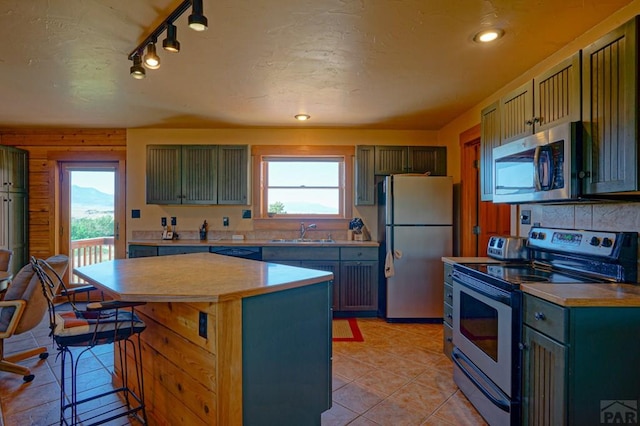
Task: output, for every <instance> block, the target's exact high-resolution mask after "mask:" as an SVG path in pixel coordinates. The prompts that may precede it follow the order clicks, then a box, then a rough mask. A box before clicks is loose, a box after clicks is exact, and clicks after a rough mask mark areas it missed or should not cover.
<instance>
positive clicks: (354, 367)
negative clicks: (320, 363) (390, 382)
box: [332, 355, 375, 380]
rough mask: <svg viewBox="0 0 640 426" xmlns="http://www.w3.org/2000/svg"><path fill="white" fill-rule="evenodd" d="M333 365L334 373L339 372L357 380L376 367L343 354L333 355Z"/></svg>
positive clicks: (343, 375)
mask: <svg viewBox="0 0 640 426" xmlns="http://www.w3.org/2000/svg"><path fill="white" fill-rule="evenodd" d="M332 367H333V372H334V374H338V375H340V376H342V377H345V378H347V379H349V380H355V379H357V378H358V377H360V376H362V375H364V374H366V373H368V372H369V371H371V370H373V369H374V368H375V367H374V366H372V365H371V364H367V363H364V362H362V361H358V360H357V359H354V358H351V357H348V356H342V355H336V356H334V357H333V365H332Z"/></svg>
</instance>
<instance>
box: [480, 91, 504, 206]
mask: <svg viewBox="0 0 640 426" xmlns="http://www.w3.org/2000/svg"><path fill="white" fill-rule="evenodd" d="M497 146H500V102H498V101H496V102H494V103H492V104H491V105H489V106H488V107H486V108H485V109H483V110H482V112H481V113H480V199H481V200H482V201H491V200H492V199H493V148H495V147H497Z"/></svg>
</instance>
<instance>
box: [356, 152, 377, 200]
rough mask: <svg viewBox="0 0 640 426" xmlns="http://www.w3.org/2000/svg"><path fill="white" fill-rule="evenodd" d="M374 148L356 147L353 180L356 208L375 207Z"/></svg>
mask: <svg viewBox="0 0 640 426" xmlns="http://www.w3.org/2000/svg"><path fill="white" fill-rule="evenodd" d="M374 162H375V147H374V146H371V145H366V146H365V145H358V146H357V147H356V164H355V170H354V173H355V179H354V195H355V197H354V199H355V205H356V206H373V205H375V190H376V182H375V179H376V176H375V163H374Z"/></svg>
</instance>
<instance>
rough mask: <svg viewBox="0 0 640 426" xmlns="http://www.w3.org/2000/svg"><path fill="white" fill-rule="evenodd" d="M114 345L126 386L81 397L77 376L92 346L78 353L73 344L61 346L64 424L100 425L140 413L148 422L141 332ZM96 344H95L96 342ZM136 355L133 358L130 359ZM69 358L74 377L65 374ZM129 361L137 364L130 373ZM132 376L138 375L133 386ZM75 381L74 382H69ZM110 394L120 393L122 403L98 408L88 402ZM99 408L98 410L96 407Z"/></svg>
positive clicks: (61, 392) (61, 394)
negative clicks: (72, 349) (79, 367)
mask: <svg viewBox="0 0 640 426" xmlns="http://www.w3.org/2000/svg"><path fill="white" fill-rule="evenodd" d="M113 345H114V351H117V353H116V356H118V357H119V358H118V359H119V361H120V367H121V368H122V380H123V382H122V386H120V387H118V388H115V389H112V390H109V391H106V392H102V393H99V394H97V395H92V396H90V397H88V398H83V399H81V400H78V385H77V376H78V372H79V371H81V370H79V369H78V365H79V364H80V360H81V358H82V355H84V354H85V352H87V351H89V350H90V349H91V347H87V348H84V349H82V350H81V351H80V352H79V353H77V354H76V356H75V359H74V354H73V352H72V351H71V348H70V347H69V346H64V347H59V350H60V354H59V356H60V357H61V361H62V367H61V373H62V378H61V386H60V388H61V389H60V425H79V424H82V425H100V424H103V423H107V422H110V421H112V420H114V419H117V418H120V417H125V416H136V417H137V418H138V420H140V421H141V422H142V423H143V424H147V414H146V409H145V404H144V378H143V373H142V352H141V350H140V334H139V333H138V334H135V335H133V336H130V337H129V338H127V339H123V340H119V341H117V342H115V343H113ZM93 347H95V346H93ZM129 358H132V359H129ZM67 361H69V367H70V368H71V377H70V378H69V379H67V378H66V377H65V374H66V371H65V369H66V368H67ZM129 361H132V362H133V363H134V364H135V367H134V368H133V370H134V371H133V372H132V373H133V374H130V373H131V372H130V369H129V365H128V364H129ZM129 379H135V382H134V384H133V386H135V387H136V389H132V388H131V387H130V386H131V382H130V381H129ZM68 382H71V383H68ZM69 388H70V389H69ZM108 395H117V396H119V398H120V403H118V404H115V405H114V406H112V407H109V409H107V410H96V409H95V408H91V407H89V406H88V405H87V403H88V402H91V401H94V400H97V399H99V398H103V397H105V396H108ZM94 410H95V411H94Z"/></svg>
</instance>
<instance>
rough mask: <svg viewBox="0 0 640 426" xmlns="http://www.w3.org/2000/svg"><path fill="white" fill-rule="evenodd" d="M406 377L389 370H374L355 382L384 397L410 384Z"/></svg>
mask: <svg viewBox="0 0 640 426" xmlns="http://www.w3.org/2000/svg"><path fill="white" fill-rule="evenodd" d="M409 380H410V379H408V378H407V377H406V376H400V375H398V374H394V373H392V372H391V371H388V370H383V369H379V370H372V371H370V372H369V373H367V374H365V375H364V376H360V377H358V378H357V379H356V380H355V382H356V383H358V384H360V385H362V386H364V387H366V388H369V389H372V390H374V391H376V392H379V393H381V394H383V395H391V394H392V393H393V392H395V391H397V390H398V389H400V388H401V387H402V386H404V385H406V384H407V383H408V382H409Z"/></svg>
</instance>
